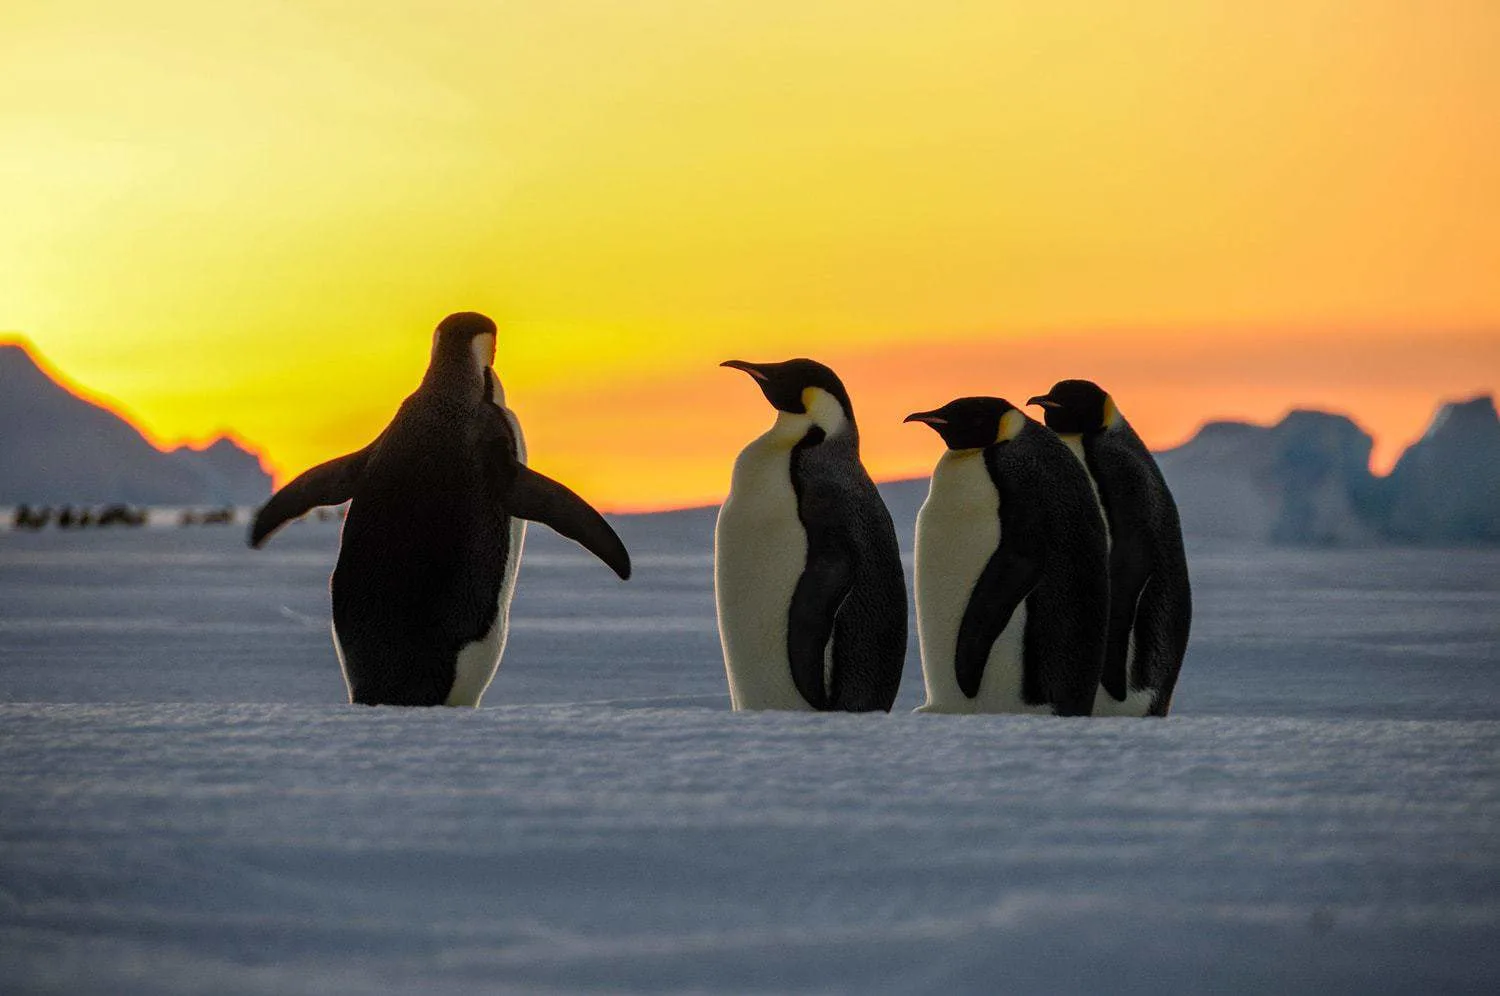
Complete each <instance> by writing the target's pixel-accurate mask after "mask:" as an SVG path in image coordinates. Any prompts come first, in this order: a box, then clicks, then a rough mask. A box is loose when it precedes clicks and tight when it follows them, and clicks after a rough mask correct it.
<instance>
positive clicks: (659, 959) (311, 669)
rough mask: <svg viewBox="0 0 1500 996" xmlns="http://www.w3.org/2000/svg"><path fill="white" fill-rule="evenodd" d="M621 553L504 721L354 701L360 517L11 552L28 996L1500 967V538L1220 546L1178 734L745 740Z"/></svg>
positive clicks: (8, 582) (62, 539)
mask: <svg viewBox="0 0 1500 996" xmlns="http://www.w3.org/2000/svg"><path fill="white" fill-rule="evenodd" d="M619 528H620V531H621V534H622V536H624V538H625V539H626V542H627V543H628V544H630V546H631V550H632V553H633V556H634V560H635V564H636V577H635V579H634V580H632V581H631V582H629V583H628V584H620V583H619V582H617V581H615V580H614V578H613V576H612V575H610V574H609V572H608V571H607V570H606V569H605V568H604V567H603V566H602V565H600V564H598V563H597V562H596V561H594V560H593V559H592V558H590V557H588V556H587V555H586V554H582V553H577V552H574V548H572V547H570V546H568V545H567V544H566V543H565V542H563V541H560V540H557V539H555V538H554V537H552V536H550V535H549V534H547V532H546V530H544V529H535V530H532V531H531V535H529V536H528V540H527V551H526V560H525V563H524V565H523V567H522V571H521V581H520V594H519V595H518V597H517V601H516V605H515V610H514V615H513V620H514V621H513V629H512V637H511V643H510V646H509V648H508V650H507V652H506V657H505V662H504V664H503V665H502V667H501V671H500V674H499V676H498V677H497V678H496V680H495V683H494V684H493V685H492V686H491V688H490V691H489V693H488V694H487V696H486V700H485V701H486V706H485V707H484V708H482V709H480V710H478V711H471V710H448V709H438V710H401V709H368V708H363V707H354V706H349V705H346V704H343V702H342V698H343V695H344V689H343V683H342V680H341V679H340V677H339V674H338V667H337V663H336V661H335V660H334V656H333V651H332V647H331V644H330V642H329V637H328V628H327V618H328V596H327V576H328V573H329V570H330V568H331V565H332V559H333V555H334V550H335V548H336V538H337V530H336V525H334V524H323V525H318V524H305V525H299V526H297V527H295V528H292V529H288V530H287V531H286V532H285V533H284V534H282V535H279V536H278V537H277V538H276V539H275V540H273V541H272V543H271V545H270V546H269V548H268V549H267V550H264V551H259V552H253V551H249V550H247V549H244V548H243V546H242V536H241V530H240V529H239V528H230V529H213V528H208V527H203V528H198V529H184V530H172V529H163V530H144V531H120V532H114V533H108V532H94V533H87V532H79V533H55V532H46V533H38V534H0V991H3V992H5V993H13V992H14V993H22V992H62V993H73V992H85V993H87V992H98V993H129V992H142V993H157V992H166V993H174V992H182V993H198V992H216V993H220V992H222V993H238V992H269V993H301V992H308V993H325V992H334V993H338V992H351V993H355V992H437V993H444V992H493V991H497V990H502V991H503V990H516V989H521V990H543V991H554V990H555V991H576V990H580V989H582V990H588V989H599V990H611V991H615V990H651V991H657V990H690V991H733V992H744V991H788V990H817V991H838V992H868V991H928V992H963V991H973V992H985V991H1009V992H1027V991H1037V992H1041V991H1045V992H1075V991H1109V992H1116V991H1120V992H1144V991H1192V992H1199V991H1208V990H1214V991H1265V990H1268V989H1271V990H1277V991H1304V992H1305V991H1315V990H1316V991H1322V992H1361V993H1363V992H1412V991H1422V990H1428V991H1445V992H1462V991H1473V992H1492V991H1495V990H1496V989H1497V987H1500V694H1497V693H1496V690H1495V689H1496V678H1500V552H1496V551H1490V552H1476V551H1440V552H1432V551H1425V552H1423V551H1399V550H1371V551H1343V552H1308V551H1277V550H1250V549H1233V548H1200V549H1195V550H1193V551H1191V555H1192V556H1191V566H1192V568H1193V571H1194V580H1195V585H1196V592H1197V599H1196V601H1197V615H1196V620H1195V626H1194V639H1193V643H1192V646H1191V648H1190V652H1189V658H1188V662H1187V667H1186V668H1185V670H1184V676H1183V679H1182V683H1181V685H1180V687H1179V692H1178V697H1177V701H1176V706H1175V712H1174V716H1173V717H1172V718H1170V719H1168V720H1166V721H1149V720H1146V721H1142V720H1056V719H1043V718H1034V717H979V716H929V715H912V714H910V713H909V711H908V710H910V709H911V708H913V707H914V706H915V705H916V704H918V702H920V700H921V675H920V670H919V669H918V667H917V665H916V660H915V653H916V651H915V643H916V641H915V640H913V641H912V652H911V659H910V660H909V661H908V665H907V668H908V670H907V675H906V681H905V682H904V684H903V689H902V694H901V697H900V699H899V700H898V705H897V713H896V714H894V715H891V716H885V715H871V716H823V715H810V714H732V713H730V712H729V711H728V695H727V692H726V689H725V682H724V674H723V666H722V663H721V661H720V657H719V647H718V639H717V635H716V633H715V630H714V613H713V596H712V591H711V583H710V578H711V563H710V559H709V555H708V550H709V548H710V545H709V541H710V537H711V533H712V515H711V513H702V512H695V513H685V514H681V515H671V516H652V517H644V518H638V519H628V520H621V521H620V522H619ZM905 538H906V539H907V540H908V541H909V531H908V533H907V536H906V537H905ZM908 566H909V565H908Z"/></svg>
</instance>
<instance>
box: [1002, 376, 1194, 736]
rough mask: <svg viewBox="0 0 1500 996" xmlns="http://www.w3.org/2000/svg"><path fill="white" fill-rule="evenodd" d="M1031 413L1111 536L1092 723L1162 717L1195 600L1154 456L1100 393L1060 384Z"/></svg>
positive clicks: (1077, 383) (1173, 508) (1083, 384)
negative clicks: (1076, 466) (1081, 480)
mask: <svg viewBox="0 0 1500 996" xmlns="http://www.w3.org/2000/svg"><path fill="white" fill-rule="evenodd" d="M1028 404H1033V405H1040V406H1041V407H1042V409H1043V410H1044V411H1045V412H1046V420H1047V425H1048V426H1049V427H1050V428H1052V429H1053V430H1054V431H1055V432H1057V434H1058V435H1059V436H1061V437H1062V440H1063V442H1065V443H1066V444H1067V445H1068V448H1069V449H1070V450H1072V451H1073V455H1074V456H1075V457H1077V458H1078V460H1079V462H1081V463H1082V464H1083V466H1084V468H1085V469H1086V470H1087V471H1088V474H1089V478H1090V480H1091V481H1092V482H1093V484H1094V489H1095V494H1096V495H1097V497H1098V501H1099V503H1100V506H1101V508H1102V509H1103V511H1104V519H1105V524H1106V525H1107V526H1108V528H1109V632H1108V639H1107V641H1106V643H1105V651H1104V672H1103V675H1102V678H1101V682H1100V687H1099V694H1098V697H1097V698H1096V699H1095V700H1094V715H1096V716H1165V715H1166V714H1167V712H1168V710H1169V709H1170V708H1171V706H1172V692H1173V689H1175V688H1176V686H1177V675H1178V673H1179V672H1180V671H1181V670H1182V658H1183V655H1184V654H1185V653H1186V652H1187V644H1188V630H1189V628H1190V626H1191V624H1192V616H1193V596H1192V589H1191V585H1190V584H1189V582H1188V567H1187V554H1186V552H1185V550H1184V548H1183V543H1182V523H1181V520H1180V519H1179V518H1178V515H1177V503H1176V502H1175V501H1173V499H1172V492H1171V491H1170V490H1168V488H1167V482H1166V479H1165V478H1163V477H1162V473H1161V469H1160V468H1159V467H1157V465H1156V459H1155V458H1154V457H1152V455H1151V451H1150V450H1148V449H1147V448H1146V444H1145V443H1143V442H1142V441H1141V437H1140V436H1138V435H1136V433H1135V430H1134V429H1132V428H1131V427H1130V423H1129V422H1127V421H1125V416H1124V415H1122V414H1121V413H1120V409H1119V406H1118V405H1116V404H1115V401H1114V399H1113V398H1112V397H1110V396H1109V395H1108V394H1106V393H1105V391H1104V389H1103V388H1101V387H1100V386H1099V385H1098V384H1095V383H1094V382H1092V381H1087V380H1062V381H1058V382H1057V383H1056V384H1054V385H1053V387H1052V390H1051V391H1049V392H1047V393H1046V394H1041V395H1038V396H1036V397H1034V398H1032V399H1031V400H1030V401H1029V402H1028Z"/></svg>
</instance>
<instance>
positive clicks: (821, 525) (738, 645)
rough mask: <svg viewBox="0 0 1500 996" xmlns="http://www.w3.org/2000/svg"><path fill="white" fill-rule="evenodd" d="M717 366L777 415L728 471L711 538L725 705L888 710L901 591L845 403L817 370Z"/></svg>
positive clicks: (884, 516)
mask: <svg viewBox="0 0 1500 996" xmlns="http://www.w3.org/2000/svg"><path fill="white" fill-rule="evenodd" d="M722 366H726V367H733V368H734V369H736V370H743V371H744V372H745V373H748V374H749V375H750V376H751V377H754V378H755V382H756V384H757V386H759V387H760V389H761V392H762V393H763V394H765V396H766V400H767V401H769V402H770V403H771V405H772V406H773V407H774V408H775V409H776V411H777V415H776V422H775V424H774V425H772V426H771V428H770V430H769V431H768V432H766V433H765V435H763V436H760V437H759V438H757V439H755V440H754V441H753V442H751V443H750V445H749V446H746V447H745V449H744V451H743V452H741V453H740V455H739V458H738V459H737V460H735V463H734V477H733V479H732V481H731V484H730V488H729V496H728V497H727V498H726V499H725V500H724V505H723V507H721V508H720V510H719V521H718V526H717V528H716V529H715V532H714V596H715V600H716V602H717V604H718V610H719V638H720V640H721V641H722V643H723V645H724V667H725V670H726V671H727V673H728V676H729V697H730V701H731V702H732V704H733V706H734V708H735V709H809V708H811V709H819V710H845V711H849V712H865V711H869V710H873V709H884V710H886V711H889V710H890V708H891V704H892V703H893V702H894V701H895V699H896V691H897V689H898V688H899V687H900V685H901V667H902V664H903V663H904V662H905V659H906V581H905V577H904V576H903V574H902V571H901V556H900V553H899V552H898V550H897V547H896V529H895V526H894V525H893V524H892V523H891V515H890V512H889V511H888V510H887V509H886V507H885V502H884V501H882V500H881V497H880V493H879V492H878V491H876V490H875V484H874V482H873V481H871V480H870V475H869V474H868V473H866V471H865V468H864V465H863V464H861V463H860V460H859V429H858V427H857V426H856V425H855V421H854V409H853V408H852V407H851V405H850V404H849V395H848V393H847V392H846V391H845V390H844V385H843V384H842V383H841V382H840V381H839V379H838V377H837V376H836V375H835V374H834V372H833V371H832V370H830V369H828V368H827V367H825V366H824V365H823V364H821V363H815V362H813V361H812V360H805V359H798V360H788V361H786V362H785V363H746V362H744V361H742V360H730V361H728V362H726V363H724V364H722Z"/></svg>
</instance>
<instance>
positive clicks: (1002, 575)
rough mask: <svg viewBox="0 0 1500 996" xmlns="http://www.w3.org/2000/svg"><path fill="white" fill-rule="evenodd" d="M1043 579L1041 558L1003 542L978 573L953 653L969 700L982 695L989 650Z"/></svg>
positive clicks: (954, 661)
mask: <svg viewBox="0 0 1500 996" xmlns="http://www.w3.org/2000/svg"><path fill="white" fill-rule="evenodd" d="M1041 576H1042V558H1041V557H1040V556H1038V555H1037V554H1036V553H1035V552H1033V551H1030V550H1025V549H1018V548H1017V547H1016V546H1015V545H1008V544H1006V543H1004V542H1002V543H1001V544H1000V549H998V550H996V551H995V552H994V554H993V555H992V556H991V557H990V560H989V563H987V564H985V565H984V570H983V571H981V572H980V573H979V579H978V580H977V581H975V582H974V590H973V591H972V592H970V593H969V604H968V605H967V606H965V607H964V617H963V621H962V622H960V623H959V625H958V646H957V648H956V649H955V651H954V654H953V667H954V672H955V676H956V677H957V678H958V687H959V690H960V691H962V692H963V693H964V695H965V696H967V697H968V698H971V699H972V698H975V697H976V696H978V695H979V683H980V682H981V681H983V680H984V667H985V665H986V664H988V663H989V659H990V650H991V649H992V648H993V647H994V646H995V641H996V640H997V639H999V638H1000V634H1001V633H1003V632H1004V631H1005V627H1006V626H1008V625H1009V624H1010V617H1011V616H1012V615H1014V614H1015V611H1016V606H1018V605H1020V604H1021V601H1022V599H1024V598H1025V597H1026V596H1027V595H1029V594H1031V589H1033V588H1035V587H1036V583H1037V581H1039V580H1040V579H1041Z"/></svg>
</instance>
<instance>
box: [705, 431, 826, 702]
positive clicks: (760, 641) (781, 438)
mask: <svg viewBox="0 0 1500 996" xmlns="http://www.w3.org/2000/svg"><path fill="white" fill-rule="evenodd" d="M809 424H810V420H809V419H807V418H805V417H800V416H795V415H788V414H786V413H782V414H781V415H780V417H778V419H777V422H776V425H775V426H773V427H772V428H771V430H770V431H769V432H767V433H766V434H765V435H763V436H760V437H759V438H757V439H755V440H754V441H752V442H751V443H750V445H749V446H746V447H745V449H744V450H743V451H742V452H741V453H740V455H739V458H738V459H736V460H735V463H734V476H733V478H732V479H731V483H730V488H729V496H728V497H727V498H725V500H724V504H723V506H722V507H721V508H720V509H719V521H718V526H717V527H716V529H715V530H714V601H715V603H716V605H717V607H718V614H719V640H720V642H721V643H722V644H723V648H724V669H725V672H726V673H727V675H728V678H729V700H730V703H731V704H732V706H733V707H734V708H735V709H736V710H741V709H794V710H807V709H810V708H811V706H809V705H808V704H807V701H806V700H805V699H804V698H803V697H802V695H801V693H800V692H798V691H797V686H796V685H795V684H794V683H793V682H792V671H791V664H790V662H789V661H788V660H787V649H786V642H787V615H788V613H789V612H790V610H791V605H792V592H793V591H794V590H795V589H796V586H797V580H798V578H800V577H801V576H802V569H803V566H804V564H805V563H806V561H807V531H806V530H805V529H803V527H802V522H801V520H800V519H799V518H798V517H797V495H796V492H795V491H794V490H793V489H792V476H791V456H792V447H793V446H795V445H796V442H797V440H798V439H800V438H801V437H802V434H803V433H804V432H805V431H806V429H807V427H808V425H809Z"/></svg>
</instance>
